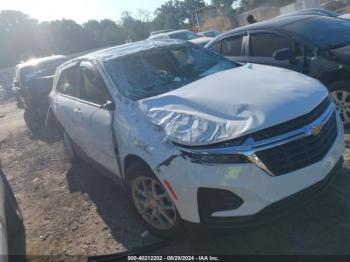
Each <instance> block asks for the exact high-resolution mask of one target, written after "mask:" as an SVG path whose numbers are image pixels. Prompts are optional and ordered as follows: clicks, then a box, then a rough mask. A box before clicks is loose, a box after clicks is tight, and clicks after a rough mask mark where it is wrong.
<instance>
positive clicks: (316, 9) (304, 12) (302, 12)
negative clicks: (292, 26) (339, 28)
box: [280, 8, 350, 20]
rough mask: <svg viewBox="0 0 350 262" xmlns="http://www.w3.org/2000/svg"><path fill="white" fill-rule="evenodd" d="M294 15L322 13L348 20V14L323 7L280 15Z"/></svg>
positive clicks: (349, 17) (349, 18)
mask: <svg viewBox="0 0 350 262" xmlns="http://www.w3.org/2000/svg"><path fill="white" fill-rule="evenodd" d="M295 15H323V16H329V17H337V18H341V19H347V20H350V16H349V14H343V15H342V14H339V13H337V12H335V11H331V10H327V9H323V8H309V9H304V10H298V11H295V12H290V13H287V14H283V15H280V17H281V16H295Z"/></svg>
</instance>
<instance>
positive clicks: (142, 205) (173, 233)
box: [126, 164, 181, 238]
mask: <svg viewBox="0 0 350 262" xmlns="http://www.w3.org/2000/svg"><path fill="white" fill-rule="evenodd" d="M126 175H127V177H128V185H129V188H130V195H131V201H132V203H133V206H134V207H135V209H136V211H137V213H138V215H139V216H140V217H141V218H142V220H143V221H144V222H145V225H146V227H147V228H148V229H149V230H150V231H151V232H152V233H154V234H155V235H157V236H160V237H163V238H174V237H177V236H179V235H180V233H181V218H180V215H179V213H178V212H177V210H176V207H175V205H174V202H173V200H172V199H171V197H170V195H169V193H168V192H167V190H166V189H165V187H164V186H163V185H162V183H161V182H160V181H159V180H158V179H157V177H156V176H155V175H154V174H153V172H151V171H150V170H149V168H147V167H145V166H144V165H140V164H135V165H133V166H131V167H130V168H129V169H128V170H127V174H126Z"/></svg>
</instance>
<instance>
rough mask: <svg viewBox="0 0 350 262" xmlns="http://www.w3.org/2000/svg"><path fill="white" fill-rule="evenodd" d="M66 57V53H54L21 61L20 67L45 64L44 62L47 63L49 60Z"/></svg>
mask: <svg viewBox="0 0 350 262" xmlns="http://www.w3.org/2000/svg"><path fill="white" fill-rule="evenodd" d="M64 58H67V57H66V56H64V55H52V56H47V57H41V58H37V59H30V60H28V61H26V62H23V63H20V64H19V65H18V67H20V68H23V67H29V66H36V65H39V64H43V63H47V62H51V61H55V60H59V59H64Z"/></svg>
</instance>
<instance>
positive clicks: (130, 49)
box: [83, 39, 188, 61]
mask: <svg viewBox="0 0 350 262" xmlns="http://www.w3.org/2000/svg"><path fill="white" fill-rule="evenodd" d="M185 43H188V42H187V41H183V40H177V39H164V40H163V39H162V40H144V41H140V42H135V43H130V44H125V45H119V46H115V47H111V48H107V49H103V50H100V51H97V52H94V53H91V54H87V55H85V56H83V57H87V58H92V59H95V60H99V61H106V60H112V59H116V58H119V57H124V56H128V55H133V54H137V53H140V52H144V51H148V50H151V49H154V48H159V47H165V46H172V45H179V44H185Z"/></svg>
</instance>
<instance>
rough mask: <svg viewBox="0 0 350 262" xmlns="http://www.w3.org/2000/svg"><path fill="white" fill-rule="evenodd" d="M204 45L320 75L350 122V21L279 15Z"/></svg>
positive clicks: (253, 60) (248, 59)
mask: <svg viewBox="0 0 350 262" xmlns="http://www.w3.org/2000/svg"><path fill="white" fill-rule="evenodd" d="M206 47H208V48H210V49H212V50H214V51H216V52H218V53H220V54H222V55H224V56H226V57H227V58H229V59H231V60H234V61H238V62H240V63H256V64H265V65H271V66H277V67H282V68H287V69H291V70H294V71H298V72H301V73H304V74H306V75H309V76H311V77H314V78H316V79H318V80H320V81H321V82H322V83H323V84H325V85H326V86H327V87H328V89H329V91H330V93H331V95H332V97H333V98H334V100H335V102H336V104H337V107H338V109H339V111H340V114H341V117H342V120H343V122H344V124H345V126H346V127H349V126H350V21H347V20H344V19H339V18H333V17H329V16H320V15H299V16H298V15H295V16H283V17H282V16H281V17H278V18H275V19H271V20H268V21H265V22H260V23H256V24H252V25H248V26H244V27H240V28H237V29H234V30H231V31H229V32H226V33H224V34H222V35H220V36H219V37H217V38H216V39H214V40H213V41H211V42H210V43H209V44H208V45H207V46H206Z"/></svg>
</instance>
